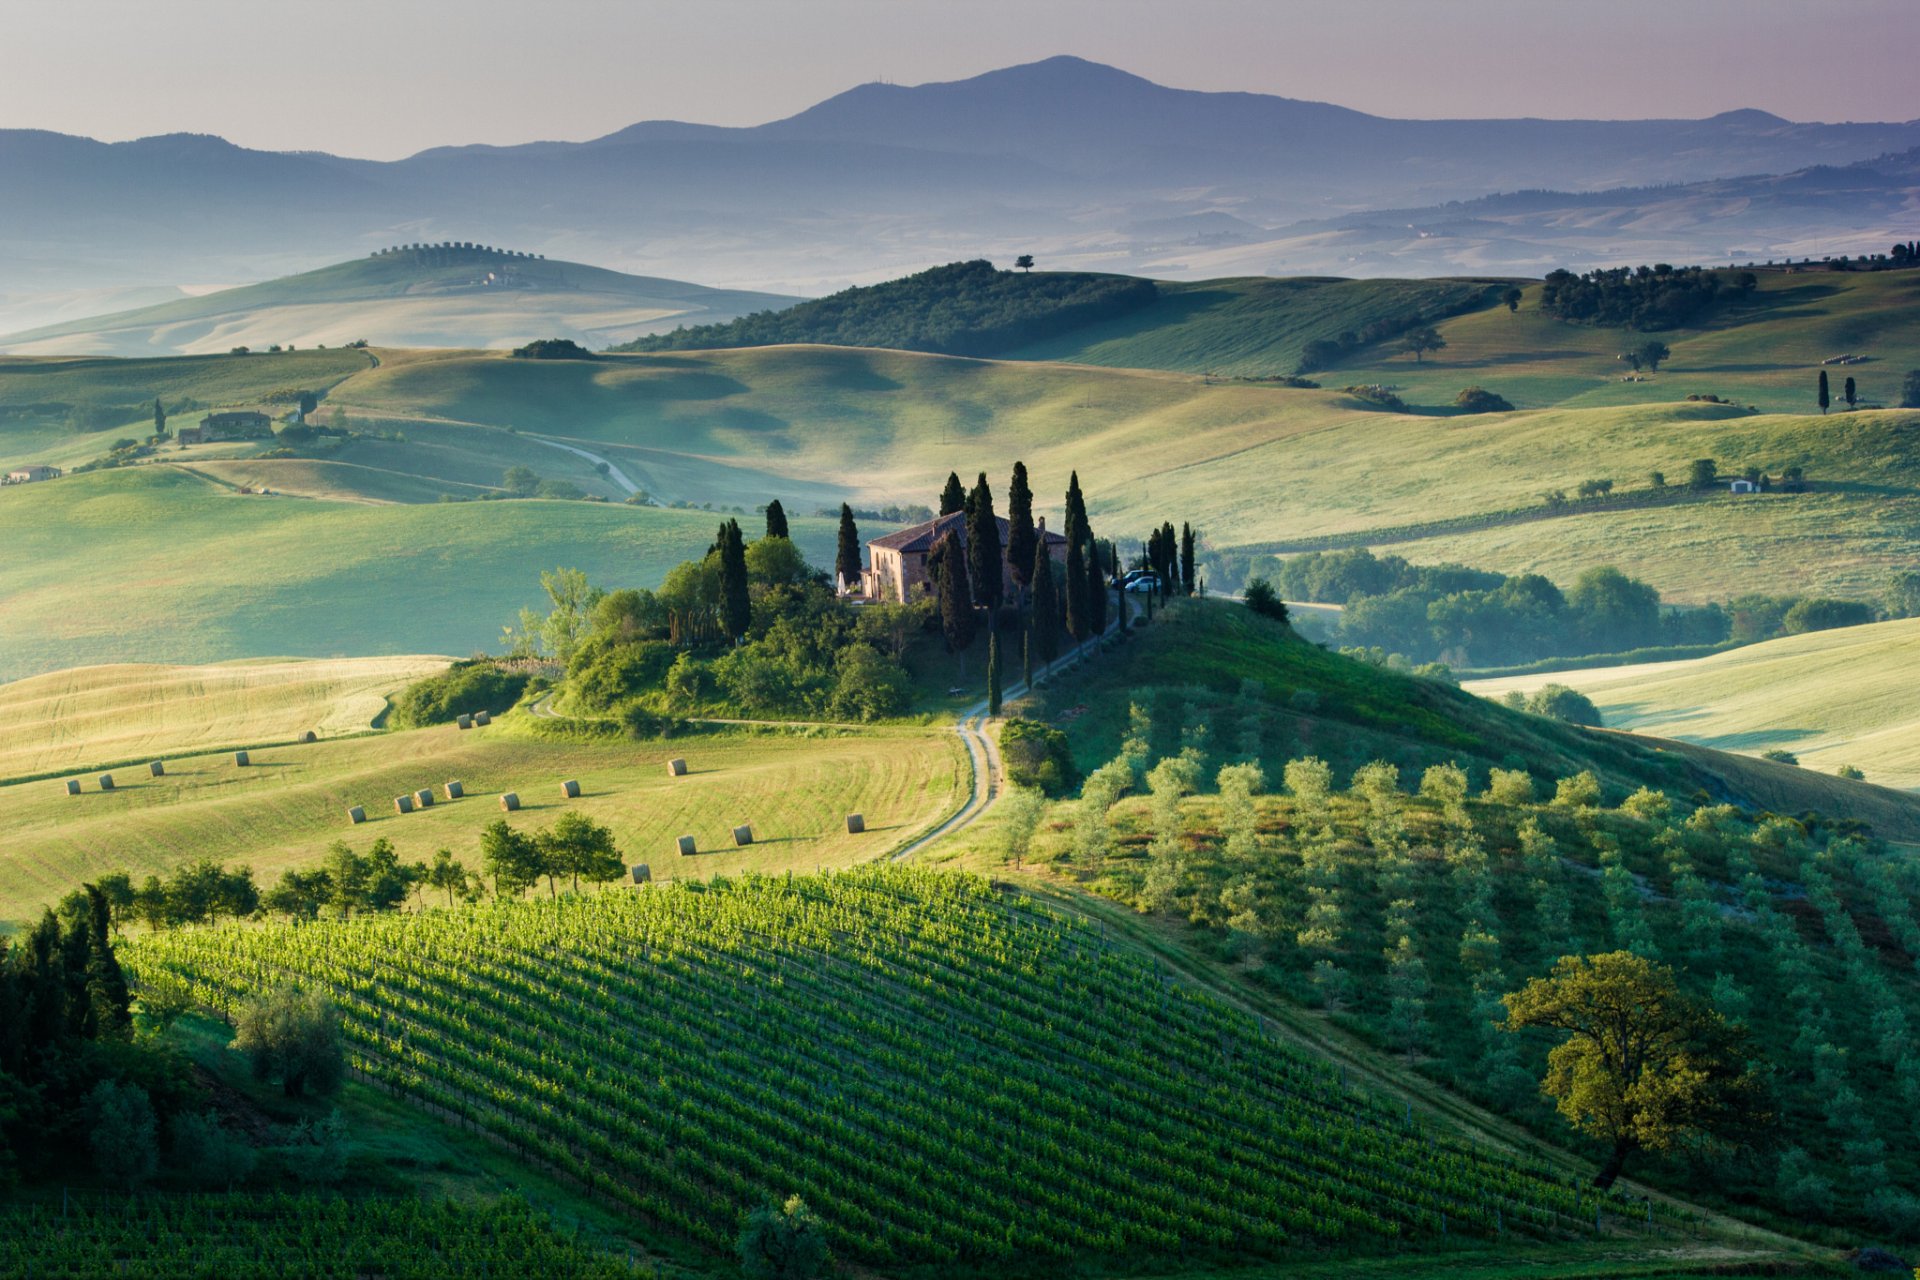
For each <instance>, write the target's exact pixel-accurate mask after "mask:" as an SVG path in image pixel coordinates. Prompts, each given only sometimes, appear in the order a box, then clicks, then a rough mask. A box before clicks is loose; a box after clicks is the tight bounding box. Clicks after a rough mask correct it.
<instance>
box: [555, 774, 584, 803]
mask: <svg viewBox="0 0 1920 1280" xmlns="http://www.w3.org/2000/svg"><path fill="white" fill-rule="evenodd" d="M560 794H561V795H563V796H565V797H566V798H567V799H569V800H572V799H574V798H575V797H576V796H578V795H579V794H580V784H579V783H577V782H575V781H574V780H573V779H572V778H568V779H567V780H566V781H565V782H563V783H561V784H560Z"/></svg>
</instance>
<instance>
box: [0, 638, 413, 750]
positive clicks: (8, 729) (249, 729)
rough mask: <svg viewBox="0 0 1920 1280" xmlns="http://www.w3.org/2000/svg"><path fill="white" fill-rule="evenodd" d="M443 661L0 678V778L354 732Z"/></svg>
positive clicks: (136, 666) (129, 668)
mask: <svg viewBox="0 0 1920 1280" xmlns="http://www.w3.org/2000/svg"><path fill="white" fill-rule="evenodd" d="M446 664H447V660H446V659H445V658H434V657H427V656H415V655H408V656H403V657H393V658H339V659H333V660H323V661H306V662H301V661H274V660H270V659H267V660H261V659H250V660H246V661H240V662H228V663H221V664H219V665H215V666H159V665H154V664H149V663H126V664H121V665H115V666H104V667H77V668H72V669H69V670H65V671H56V672H52V673H49V674H47V675H44V676H35V677H30V678H28V679H26V680H18V681H15V682H13V683H12V684H5V685H0V778H20V777H25V776H27V775H31V774H41V773H46V772H49V771H54V770H74V769H81V768H86V767H89V766H92V765H99V764H109V763H115V762H120V761H130V760H137V759H139V758H141V757H143V756H146V757H150V756H152V755H154V754H156V753H159V754H166V753H170V752H178V751H191V750H194V749H196V748H199V749H206V748H210V747H221V746H227V745H233V746H244V745H247V744H249V743H259V742H288V741H292V740H294V739H296V738H299V737H300V736H302V735H303V734H306V733H308V732H312V733H315V734H318V735H319V736H320V737H322V738H335V737H340V736H342V735H345V734H350V733H364V732H366V731H368V730H370V729H374V728H377V727H379V726H380V724H381V723H382V722H383V721H384V719H385V716H386V712H387V708H388V706H389V700H390V699H391V698H392V696H393V695H394V694H396V693H398V692H399V691H400V690H402V689H404V688H405V687H406V686H407V685H408V684H409V683H411V682H412V681H414V680H417V679H419V678H420V677H421V676H425V675H430V674H432V673H434V672H436V671H440V670H442V669H444V668H445V666H446Z"/></svg>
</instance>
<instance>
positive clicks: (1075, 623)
mask: <svg viewBox="0 0 1920 1280" xmlns="http://www.w3.org/2000/svg"><path fill="white" fill-rule="evenodd" d="M1066 596H1067V600H1066V604H1067V631H1068V633H1069V634H1070V635H1072V636H1073V638H1074V639H1075V640H1085V639H1086V638H1087V636H1088V635H1089V634H1090V633H1089V631H1088V626H1087V596H1088V591H1087V553H1086V547H1085V545H1084V544H1083V543H1082V542H1081V540H1080V539H1079V538H1073V537H1069V538H1068V539H1067V591H1066Z"/></svg>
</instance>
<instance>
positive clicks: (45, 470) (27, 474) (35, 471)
mask: <svg viewBox="0 0 1920 1280" xmlns="http://www.w3.org/2000/svg"><path fill="white" fill-rule="evenodd" d="M59 477H60V468H58V467H19V468H16V469H15V470H12V471H9V472H7V476H6V479H5V480H4V481H0V483H5V484H32V483H33V482H34V481H36V480H57V479H58V478H59Z"/></svg>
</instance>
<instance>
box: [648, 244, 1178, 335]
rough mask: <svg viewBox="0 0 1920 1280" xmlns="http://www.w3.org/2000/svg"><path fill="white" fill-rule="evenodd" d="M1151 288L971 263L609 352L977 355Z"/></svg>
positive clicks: (1071, 325) (1075, 322)
mask: <svg viewBox="0 0 1920 1280" xmlns="http://www.w3.org/2000/svg"><path fill="white" fill-rule="evenodd" d="M1158 296H1159V290H1158V288H1157V287H1156V286H1155V285H1154V283H1153V281H1151V280H1141V279H1137V278H1135V277H1132V276H1114V275H1097V274H1093V273H1089V272H1069V271H1049V272H1044V273H1042V274H1040V275H1030V274H1027V273H1026V272H1012V271H999V270H996V269H995V268H994V265H993V264H992V263H991V262H988V261H986V260H984V259H977V260H974V261H971V262H954V263H949V264H947V265H946V266H943V267H933V268H931V269H929V270H926V271H922V272H919V273H917V274H915V275H910V276H906V277H904V278H902V279H899V280H889V281H887V282H885V283H883V284H877V285H867V286H862V287H857V288H852V289H846V290H843V291H841V292H839V293H836V294H832V295H829V296H828V297H825V298H817V299H814V300H812V301H809V302H802V303H798V304H796V305H794V306H791V307H788V308H786V309H785V310H781V311H757V312H755V313H753V314H752V315H748V316H742V317H740V318H739V319H737V320H732V321H729V322H727V323H725V324H710V325H698V326H695V327H693V328H684V327H683V328H679V329H675V330H674V331H673V332H672V333H663V334H653V335H649V336H645V337H640V338H636V339H634V340H633V341H632V342H629V343H626V344H625V345H623V346H619V347H615V348H613V350H615V351H677V350H696V349H697V350H712V349H714V348H721V347H760V346H773V345H777V344H783V343H793V342H811V343H826V344H829V345H833V346H845V347H887V348H892V349H894V350H901V351H931V352H936V353H939V354H943V355H959V356H985V355H994V354H998V353H1000V352H1003V351H1005V350H1007V349H1009V348H1012V347H1019V346H1024V345H1026V344H1028V343H1032V342H1038V341H1041V340H1043V339H1045V338H1050V337H1053V336H1055V335H1057V334H1061V333H1066V332H1068V331H1070V330H1073V329H1077V328H1080V327H1081V326H1083V325H1089V324H1094V323H1097V322H1099V321H1102V320H1110V319H1113V318H1114V317H1116V316H1120V315H1124V314H1126V313H1128V312H1130V311H1134V310H1137V309H1139V308H1141V307H1144V306H1147V305H1149V304H1151V303H1152V302H1153V301H1154V299H1155V298H1157V297H1158Z"/></svg>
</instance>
